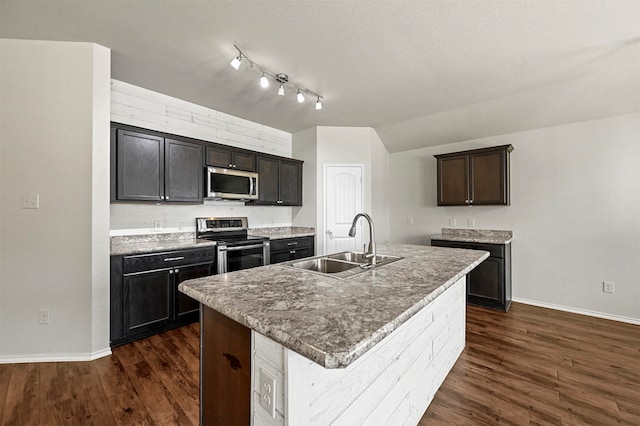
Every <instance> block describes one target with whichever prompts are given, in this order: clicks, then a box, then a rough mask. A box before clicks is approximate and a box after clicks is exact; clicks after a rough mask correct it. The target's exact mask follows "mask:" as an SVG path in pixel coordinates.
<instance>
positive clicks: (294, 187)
mask: <svg viewBox="0 0 640 426" xmlns="http://www.w3.org/2000/svg"><path fill="white" fill-rule="evenodd" d="M279 183H280V198H279V200H280V201H281V203H280V204H282V205H286V206H301V205H302V165H301V164H300V163H298V162H292V161H285V160H281V161H280V182H279Z"/></svg>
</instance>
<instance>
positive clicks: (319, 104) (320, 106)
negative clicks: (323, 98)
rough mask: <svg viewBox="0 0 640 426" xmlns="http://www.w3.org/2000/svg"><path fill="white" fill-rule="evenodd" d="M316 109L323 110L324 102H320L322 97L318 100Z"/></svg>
mask: <svg viewBox="0 0 640 426" xmlns="http://www.w3.org/2000/svg"><path fill="white" fill-rule="evenodd" d="M316 109H322V102H320V97H318V100H317V101H316Z"/></svg>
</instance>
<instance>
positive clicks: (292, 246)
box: [271, 237, 313, 252]
mask: <svg viewBox="0 0 640 426" xmlns="http://www.w3.org/2000/svg"><path fill="white" fill-rule="evenodd" d="M311 246H313V237H300V238H287V239H283V240H272V241H271V251H272V252H274V251H280V250H297V249H302V248H306V247H311Z"/></svg>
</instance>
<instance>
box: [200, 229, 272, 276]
mask: <svg viewBox="0 0 640 426" xmlns="http://www.w3.org/2000/svg"><path fill="white" fill-rule="evenodd" d="M248 228H249V224H248V221H247V218H246V217H199V218H196V238H204V239H207V240H212V241H216V242H217V243H218V249H217V252H218V255H217V272H218V274H224V273H225V272H232V271H239V270H241V269H248V268H254V267H256V266H262V265H268V264H269V257H270V244H269V239H268V238H266V237H256V236H252V235H247V229H248Z"/></svg>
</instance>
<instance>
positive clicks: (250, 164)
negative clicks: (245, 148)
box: [233, 151, 256, 172]
mask: <svg viewBox="0 0 640 426" xmlns="http://www.w3.org/2000/svg"><path fill="white" fill-rule="evenodd" d="M233 166H234V167H233V168H234V169H238V170H246V171H248V172H255V171H256V156H255V155H254V154H249V153H246V152H238V151H236V152H234V153H233Z"/></svg>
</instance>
